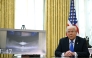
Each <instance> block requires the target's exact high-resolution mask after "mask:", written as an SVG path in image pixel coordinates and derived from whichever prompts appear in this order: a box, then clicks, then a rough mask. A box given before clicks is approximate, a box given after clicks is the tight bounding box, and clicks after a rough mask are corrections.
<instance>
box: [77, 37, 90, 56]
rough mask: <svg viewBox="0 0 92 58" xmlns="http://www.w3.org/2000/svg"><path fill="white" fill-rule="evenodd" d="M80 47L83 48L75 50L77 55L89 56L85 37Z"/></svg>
mask: <svg viewBox="0 0 92 58" xmlns="http://www.w3.org/2000/svg"><path fill="white" fill-rule="evenodd" d="M79 48H80V47H79ZM82 49H83V50H82V52H77V54H78V56H79V57H89V55H90V54H89V51H88V47H87V44H86V40H85V39H83V47H82Z"/></svg>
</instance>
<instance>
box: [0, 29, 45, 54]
mask: <svg viewBox="0 0 92 58" xmlns="http://www.w3.org/2000/svg"><path fill="white" fill-rule="evenodd" d="M0 40H1V41H0V48H1V49H2V51H3V52H2V53H12V54H45V53H46V33H45V32H43V31H39V30H38V31H37V30H34V31H33V30H26V31H25V30H0ZM7 50H8V51H7Z"/></svg>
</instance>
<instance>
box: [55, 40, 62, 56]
mask: <svg viewBox="0 0 92 58" xmlns="http://www.w3.org/2000/svg"><path fill="white" fill-rule="evenodd" d="M61 43H62V41H61V40H60V41H59V45H58V47H57V49H56V50H55V56H56V57H61V55H62V53H63V52H62V51H61V50H62V46H61V45H62V44H61Z"/></svg>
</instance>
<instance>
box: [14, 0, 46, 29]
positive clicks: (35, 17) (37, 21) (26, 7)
mask: <svg viewBox="0 0 92 58" xmlns="http://www.w3.org/2000/svg"><path fill="white" fill-rule="evenodd" d="M43 14H44V0H15V29H21V26H22V25H25V27H26V29H32V30H43V19H44V18H43V16H44V15H43Z"/></svg>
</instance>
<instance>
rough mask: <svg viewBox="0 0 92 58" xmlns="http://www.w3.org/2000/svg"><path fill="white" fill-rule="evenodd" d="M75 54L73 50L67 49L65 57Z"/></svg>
mask: <svg viewBox="0 0 92 58" xmlns="http://www.w3.org/2000/svg"><path fill="white" fill-rule="evenodd" d="M74 55H75V53H74V52H71V51H67V52H65V53H64V56H65V57H71V56H74Z"/></svg>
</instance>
